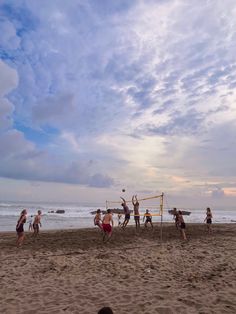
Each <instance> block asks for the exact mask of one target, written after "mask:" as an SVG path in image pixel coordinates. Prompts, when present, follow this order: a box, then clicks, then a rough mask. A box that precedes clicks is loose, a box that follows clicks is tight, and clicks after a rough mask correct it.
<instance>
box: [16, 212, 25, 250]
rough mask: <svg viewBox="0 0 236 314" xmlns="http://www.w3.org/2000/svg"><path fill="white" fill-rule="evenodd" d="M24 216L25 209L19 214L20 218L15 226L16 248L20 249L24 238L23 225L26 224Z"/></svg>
mask: <svg viewBox="0 0 236 314" xmlns="http://www.w3.org/2000/svg"><path fill="white" fill-rule="evenodd" d="M26 215H27V210H26V209H24V210H22V212H21V214H20V218H19V219H18V221H17V225H16V232H17V241H16V244H17V246H18V247H20V246H21V245H22V243H23V241H24V238H25V233H24V224H25V223H26Z"/></svg>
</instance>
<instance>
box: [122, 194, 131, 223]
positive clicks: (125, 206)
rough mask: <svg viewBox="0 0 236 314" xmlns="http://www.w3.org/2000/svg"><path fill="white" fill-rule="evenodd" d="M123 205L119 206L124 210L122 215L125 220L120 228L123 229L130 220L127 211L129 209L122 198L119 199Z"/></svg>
mask: <svg viewBox="0 0 236 314" xmlns="http://www.w3.org/2000/svg"><path fill="white" fill-rule="evenodd" d="M121 199H122V201H123V203H122V204H121V206H122V207H123V209H124V215H125V220H124V222H123V225H122V228H123V229H124V228H125V227H126V226H127V225H128V223H129V220H130V210H129V207H128V205H127V204H126V201H125V199H124V198H123V197H121Z"/></svg>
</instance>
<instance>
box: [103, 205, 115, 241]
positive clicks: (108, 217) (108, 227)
mask: <svg viewBox="0 0 236 314" xmlns="http://www.w3.org/2000/svg"><path fill="white" fill-rule="evenodd" d="M113 225H114V222H113V218H112V214H111V210H110V209H108V210H107V213H106V214H105V215H104V217H103V220H102V228H103V231H104V235H103V241H104V242H105V239H106V236H107V241H108V240H109V239H110V238H111V235H112V227H113Z"/></svg>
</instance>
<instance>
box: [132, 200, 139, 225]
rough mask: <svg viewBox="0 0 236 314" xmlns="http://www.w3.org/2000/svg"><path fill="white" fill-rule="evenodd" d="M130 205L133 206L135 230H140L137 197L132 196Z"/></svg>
mask: <svg viewBox="0 0 236 314" xmlns="http://www.w3.org/2000/svg"><path fill="white" fill-rule="evenodd" d="M132 204H133V206H134V221H135V227H136V230H137V229H138V228H140V214H139V202H138V199H137V195H133V197H132Z"/></svg>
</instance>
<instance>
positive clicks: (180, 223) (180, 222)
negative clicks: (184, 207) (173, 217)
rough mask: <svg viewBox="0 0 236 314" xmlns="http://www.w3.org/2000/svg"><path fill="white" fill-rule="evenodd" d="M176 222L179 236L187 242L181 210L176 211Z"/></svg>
mask: <svg viewBox="0 0 236 314" xmlns="http://www.w3.org/2000/svg"><path fill="white" fill-rule="evenodd" d="M178 222H179V227H180V231H181V235H182V237H183V239H184V240H185V241H186V240H187V237H186V234H185V228H186V225H185V222H184V218H183V214H182V211H181V210H179V211H178Z"/></svg>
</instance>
